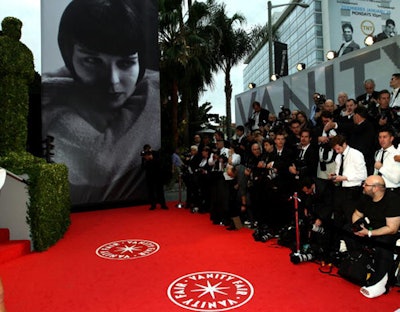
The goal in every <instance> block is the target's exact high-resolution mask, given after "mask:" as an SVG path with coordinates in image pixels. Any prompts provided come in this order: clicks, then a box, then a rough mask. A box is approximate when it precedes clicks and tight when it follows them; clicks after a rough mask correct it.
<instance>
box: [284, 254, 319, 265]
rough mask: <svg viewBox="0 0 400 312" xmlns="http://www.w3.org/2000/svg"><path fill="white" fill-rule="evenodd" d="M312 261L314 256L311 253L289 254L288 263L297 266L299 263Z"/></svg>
mask: <svg viewBox="0 0 400 312" xmlns="http://www.w3.org/2000/svg"><path fill="white" fill-rule="evenodd" d="M313 259H314V256H313V254H312V253H311V252H307V253H301V252H294V253H291V254H290V262H292V263H293V264H299V263H300V262H307V261H311V260H313Z"/></svg>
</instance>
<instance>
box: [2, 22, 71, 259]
mask: <svg viewBox="0 0 400 312" xmlns="http://www.w3.org/2000/svg"><path fill="white" fill-rule="evenodd" d="M1 26H2V30H3V34H2V35H1V36H0V111H1V114H0V127H1V131H0V166H1V167H4V168H6V169H7V170H9V171H11V172H13V173H15V174H18V175H21V174H27V175H28V193H29V197H30V199H29V203H27V205H28V207H27V208H28V209H27V211H28V213H27V222H28V224H29V226H30V231H31V238H32V243H33V248H34V249H35V250H37V251H42V250H46V249H47V248H49V247H50V246H52V245H53V244H55V243H56V242H57V241H58V240H59V239H60V238H61V237H63V235H64V233H65V232H66V231H67V229H68V227H69V225H70V223H71V221H70V208H71V202H70V196H69V183H68V171H67V167H66V166H65V165H61V164H49V163H47V162H46V161H45V160H44V159H42V158H38V157H34V156H33V155H31V154H29V153H27V152H26V141H27V117H28V108H29V104H28V101H29V96H28V86H29V83H30V82H31V81H32V79H33V77H34V67H33V56H32V53H31V51H30V50H29V49H28V48H27V47H26V46H25V45H24V44H23V43H22V42H20V41H19V39H20V37H21V27H22V23H21V21H20V20H18V19H17V18H14V17H6V18H5V19H4V20H3V21H2V24H1ZM0 218H1V216H0Z"/></svg>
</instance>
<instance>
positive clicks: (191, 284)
mask: <svg viewBox="0 0 400 312" xmlns="http://www.w3.org/2000/svg"><path fill="white" fill-rule="evenodd" d="M253 294H254V288H253V286H252V285H251V284H250V283H249V282H248V281H247V280H245V279H244V278H242V277H240V276H238V275H235V274H231V273H226V272H218V271H206V272H197V273H191V274H188V275H185V276H183V277H180V278H178V279H177V280H175V281H174V282H172V283H171V285H169V287H168V297H169V298H170V299H171V301H172V302H174V303H175V304H177V305H178V306H180V307H182V308H185V309H189V310H193V311H228V310H232V309H235V308H237V307H240V306H242V305H244V304H246V303H247V302H248V301H249V300H250V299H251V298H252V297H253Z"/></svg>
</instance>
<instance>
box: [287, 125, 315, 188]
mask: <svg viewBox="0 0 400 312" xmlns="http://www.w3.org/2000/svg"><path fill="white" fill-rule="evenodd" d="M317 165H318V150H317V149H316V146H315V145H313V144H311V131H310V130H308V129H303V130H301V132H300V145H299V148H298V150H297V155H296V158H295V160H294V162H293V163H292V165H291V166H290V167H289V172H290V173H291V174H292V178H294V179H295V184H298V182H299V180H300V179H304V178H305V177H309V178H315V177H316V176H317ZM297 187H298V185H297ZM297 190H298V189H297Z"/></svg>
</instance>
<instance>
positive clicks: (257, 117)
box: [246, 101, 269, 131]
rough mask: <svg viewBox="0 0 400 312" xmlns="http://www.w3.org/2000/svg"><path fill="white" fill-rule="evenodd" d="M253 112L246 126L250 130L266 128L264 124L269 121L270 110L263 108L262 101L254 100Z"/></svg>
mask: <svg viewBox="0 0 400 312" xmlns="http://www.w3.org/2000/svg"><path fill="white" fill-rule="evenodd" d="M252 107H253V113H252V115H251V117H250V118H249V120H248V122H247V123H246V127H247V128H248V129H249V130H250V131H253V130H259V129H260V130H261V131H263V130H264V126H265V125H266V124H267V123H268V115H269V111H268V110H266V109H265V108H261V104H260V102H257V101H254V102H253V105H252Z"/></svg>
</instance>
